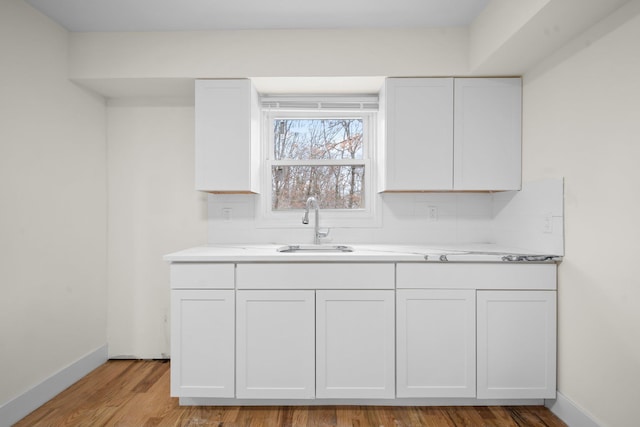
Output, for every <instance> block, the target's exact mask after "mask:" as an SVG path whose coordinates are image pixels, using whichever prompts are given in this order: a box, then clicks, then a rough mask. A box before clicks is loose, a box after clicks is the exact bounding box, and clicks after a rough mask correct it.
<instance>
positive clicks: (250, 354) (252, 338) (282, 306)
mask: <svg viewBox="0 0 640 427" xmlns="http://www.w3.org/2000/svg"><path fill="white" fill-rule="evenodd" d="M236 301H237V305H236V310H237V311H236V315H237V316H236V317H237V323H236V326H237V329H236V334H237V338H236V339H237V341H236V346H237V353H236V354H237V356H236V357H237V358H236V381H237V391H236V394H237V397H238V398H265V399H311V398H313V397H314V395H315V363H314V359H315V354H314V352H315V318H314V317H315V316H314V309H315V306H314V291H301V290H291V291H289V290H287V291H237V296H236Z"/></svg>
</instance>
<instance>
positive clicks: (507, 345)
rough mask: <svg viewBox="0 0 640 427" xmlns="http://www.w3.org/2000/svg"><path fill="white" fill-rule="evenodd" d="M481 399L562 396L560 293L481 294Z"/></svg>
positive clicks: (487, 292)
mask: <svg viewBox="0 0 640 427" xmlns="http://www.w3.org/2000/svg"><path fill="white" fill-rule="evenodd" d="M477 301H478V308H477V310H478V331H477V334H478V338H477V340H478V341H477V345H478V398H479V399H527V398H538V399H540V398H544V399H554V398H555V397H556V292H555V291H478V294H477Z"/></svg>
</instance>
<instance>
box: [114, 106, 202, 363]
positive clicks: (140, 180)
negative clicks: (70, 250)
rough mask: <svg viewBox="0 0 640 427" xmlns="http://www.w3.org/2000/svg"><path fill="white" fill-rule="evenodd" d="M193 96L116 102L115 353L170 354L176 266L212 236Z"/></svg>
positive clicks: (130, 354)
mask: <svg viewBox="0 0 640 427" xmlns="http://www.w3.org/2000/svg"><path fill="white" fill-rule="evenodd" d="M193 120H194V113H193V100H184V99H122V100H112V101H110V102H109V105H108V135H109V148H108V165H109V169H108V175H109V232H108V235H109V304H108V306H109V313H108V339H109V356H110V357H112V358H121V357H125V358H126V357H141V358H162V357H167V356H168V353H169V338H170V337H169V318H168V317H169V265H168V263H166V262H164V261H163V260H162V256H163V255H165V254H167V253H169V252H173V251H175V250H177V249H180V248H187V247H191V246H198V245H202V244H205V243H206V241H207V228H206V227H207V222H206V218H207V212H206V194H204V193H199V192H197V191H195V190H194V160H193V159H194V157H193V156H194V144H193V132H194V130H193Z"/></svg>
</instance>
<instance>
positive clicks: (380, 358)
mask: <svg viewBox="0 0 640 427" xmlns="http://www.w3.org/2000/svg"><path fill="white" fill-rule="evenodd" d="M394 293H395V292H394V291H392V290H371V291H367V290H356V291H343V290H319V291H316V337H317V343H316V397H318V398H394V397H395V355H394V352H395V338H394V337H395V333H394V318H395V315H394Z"/></svg>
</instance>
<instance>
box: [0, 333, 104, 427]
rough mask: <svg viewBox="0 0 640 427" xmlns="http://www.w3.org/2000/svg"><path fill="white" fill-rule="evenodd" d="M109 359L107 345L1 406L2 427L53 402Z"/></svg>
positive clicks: (0, 418) (0, 419)
mask: <svg viewBox="0 0 640 427" xmlns="http://www.w3.org/2000/svg"><path fill="white" fill-rule="evenodd" d="M107 359H108V351H107V345H106V344H105V345H104V346H102V347H100V348H98V349H96V350H94V351H92V352H91V353H89V354H87V355H85V356H83V357H81V358H80V359H78V360H77V361H75V362H73V363H72V364H71V365H69V366H67V367H66V368H64V369H62V370H60V371H59V372H57V373H55V374H53V375H52V376H50V377H49V378H47V379H46V380H44V381H43V382H41V383H40V384H38V385H36V386H35V387H33V388H32V389H31V390H28V391H26V392H25V393H23V394H21V395H20V396H18V397H16V398H14V399H12V400H10V401H8V402H7V403H5V404H4V405H2V406H0V427H9V426H11V425H12V424H14V423H16V422H18V421H20V420H21V419H22V418H24V417H26V416H27V415H29V414H30V413H31V412H33V411H34V410H36V409H37V408H39V407H40V406H42V405H43V404H44V403H46V402H47V401H49V400H51V399H52V398H53V397H54V396H55V395H57V394H58V393H60V392H61V391H62V390H64V389H66V388H67V387H69V386H70V385H72V384H73V383H75V382H76V381H78V380H79V379H80V378H82V377H84V376H85V375H87V374H88V373H89V372H91V371H93V370H94V369H96V368H97V367H98V366H100V365H102V364H103V363H105V362H106V361H107Z"/></svg>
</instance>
